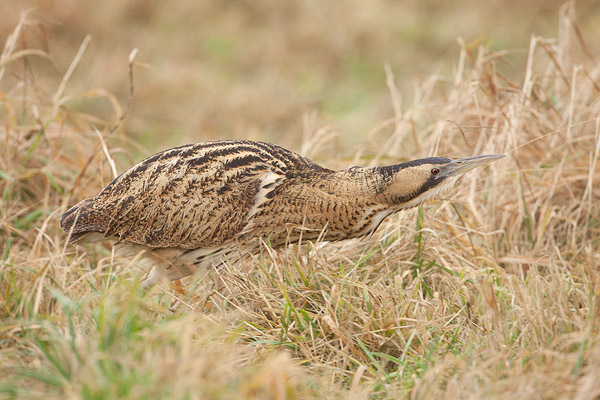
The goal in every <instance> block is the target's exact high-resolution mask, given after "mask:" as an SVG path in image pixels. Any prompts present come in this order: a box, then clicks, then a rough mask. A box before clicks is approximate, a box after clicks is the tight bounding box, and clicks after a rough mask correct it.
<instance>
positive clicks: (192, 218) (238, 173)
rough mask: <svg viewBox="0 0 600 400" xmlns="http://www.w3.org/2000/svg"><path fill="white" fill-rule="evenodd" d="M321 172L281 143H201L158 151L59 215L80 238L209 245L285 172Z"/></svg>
mask: <svg viewBox="0 0 600 400" xmlns="http://www.w3.org/2000/svg"><path fill="white" fill-rule="evenodd" d="M307 169H308V170H310V169H320V170H323V169H322V168H321V167H320V166H318V165H317V164H315V163H314V162H313V161H311V160H309V159H307V158H304V157H302V156H300V155H298V154H296V153H294V152H291V151H289V150H286V149H284V148H282V147H279V146H276V145H272V144H267V143H261V142H251V141H217V142H208V143H197V144H191V145H185V146H180V147H176V148H173V149H169V150H166V151H163V152H160V153H157V154H155V155H153V156H151V157H149V158H147V159H146V160H144V161H142V162H141V163H139V164H137V165H136V166H134V167H132V168H131V169H129V170H128V171H126V172H124V173H123V174H122V175H120V176H119V177H117V178H116V179H115V180H114V181H113V182H111V183H110V184H109V185H108V186H107V187H106V188H105V189H104V190H102V192H100V193H99V194H98V196H96V197H94V198H90V199H86V200H83V201H81V202H80V203H78V204H76V205H75V206H73V207H72V208H71V209H70V210H69V211H67V212H66V213H65V214H64V215H63V217H62V218H61V222H60V223H61V227H62V228H63V229H64V230H65V231H67V232H69V231H71V240H72V241H78V240H80V239H82V238H84V237H85V236H86V235H87V234H88V233H90V232H100V233H102V234H103V235H104V236H107V237H109V236H115V237H117V238H118V239H119V240H127V241H130V242H133V243H138V244H144V245H147V246H149V247H153V248H156V247H180V248H186V249H195V248H211V247H216V246H220V245H222V244H223V243H226V242H227V241H229V240H231V239H233V238H234V237H235V236H236V235H237V234H238V233H240V232H241V231H242V230H243V229H244V227H246V226H247V225H248V223H249V218H252V216H253V214H254V213H255V212H256V208H257V206H259V205H260V204H261V203H262V202H264V198H265V196H266V195H267V192H268V191H271V190H275V188H276V187H277V186H279V185H283V184H285V181H286V179H285V177H286V174H290V173H292V174H293V173H295V172H297V171H302V170H307Z"/></svg>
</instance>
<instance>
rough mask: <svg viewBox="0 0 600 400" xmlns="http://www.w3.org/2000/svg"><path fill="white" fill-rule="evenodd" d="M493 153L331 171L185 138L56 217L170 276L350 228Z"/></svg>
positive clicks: (375, 220) (417, 199) (84, 236)
mask: <svg viewBox="0 0 600 400" xmlns="http://www.w3.org/2000/svg"><path fill="white" fill-rule="evenodd" d="M500 157H502V156H499V155H489V156H480V157H473V158H470V159H463V160H455V161H452V160H450V159H448V158H440V157H431V158H425V159H421V160H415V161H411V162H408V163H403V164H396V165H391V166H386V167H371V168H361V167H352V168H350V169H346V170H340V171H334V170H330V169H327V168H323V167H321V166H320V165H318V164H316V163H315V162H314V161H312V160H310V159H308V158H305V157H302V156H300V155H298V154H296V153H294V152H292V151H289V150H286V149H284V148H282V147H280V146H276V145H272V144H268V143H262V142H253V141H233V140H231V141H216V142H207V143H197V144H190V145H185V146H181V147H176V148H173V149H169V150H166V151H163V152H160V153H158V154H155V155H153V156H151V157H149V158H147V159H146V160H144V161H142V162H141V163H139V164H137V165H136V166H134V167H132V168H131V169H129V170H128V171H126V172H125V173H123V174H122V175H120V176H119V177H118V178H116V179H115V180H114V181H113V182H111V183H110V184H109V185H108V186H107V187H106V188H104V189H103V190H102V191H101V192H100V193H99V194H98V195H97V196H96V197H94V198H90V199H85V200H83V201H81V202H80V203H78V204H76V205H75V206H73V207H72V208H71V209H70V210H69V211H67V212H66V213H65V214H64V215H63V216H62V218H61V221H60V224H61V227H62V228H63V229H64V230H65V231H66V232H68V233H69V235H70V236H69V237H70V240H71V241H72V242H79V241H95V240H101V239H116V240H118V242H119V243H123V244H127V245H128V246H127V247H128V248H129V249H130V250H131V251H133V252H138V251H141V250H145V252H146V256H147V257H146V258H147V259H149V260H150V262H151V264H152V265H154V266H155V273H154V274H153V275H152V277H151V278H149V279H148V280H147V281H146V284H152V283H155V282H157V281H159V280H160V279H161V277H163V276H165V277H167V278H169V279H177V278H180V277H183V276H186V275H188V274H190V273H192V272H194V270H195V269H196V268H198V267H199V266H202V265H209V264H211V263H212V262H215V261H216V262H218V261H220V260H222V259H223V258H224V257H227V258H228V259H237V258H238V257H239V256H240V252H242V253H243V252H249V253H252V252H255V251H256V250H257V249H258V248H259V243H260V239H264V240H268V242H269V244H270V245H271V246H272V247H274V248H276V247H281V246H284V245H285V244H287V243H292V242H297V241H299V240H300V239H301V240H302V241H307V240H316V239H317V238H318V239H321V240H324V241H332V240H342V239H348V238H354V237H360V236H364V235H367V234H369V233H371V232H373V231H374V230H375V229H377V227H378V226H379V224H380V223H381V221H383V219H384V218H385V217H387V216H388V215H390V214H392V213H394V212H397V211H399V210H402V209H405V208H410V207H414V206H416V205H419V204H421V203H422V202H423V201H425V200H427V199H430V198H433V197H435V196H439V195H440V193H441V192H443V191H446V190H447V189H448V188H450V187H451V186H452V182H453V181H455V180H456V179H457V178H458V177H459V176H460V175H462V174H463V173H464V172H466V170H469V169H472V168H474V167H476V166H479V165H483V164H487V163H488V162H491V161H493V160H496V159H498V158H500Z"/></svg>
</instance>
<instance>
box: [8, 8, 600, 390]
mask: <svg viewBox="0 0 600 400" xmlns="http://www.w3.org/2000/svg"><path fill="white" fill-rule="evenodd" d="M572 7H573V5H572V4H571V3H568V4H567V5H566V6H564V7H563V8H562V15H561V29H560V35H559V37H558V38H557V39H544V38H541V37H534V38H533V39H532V42H531V46H530V49H529V55H528V62H527V67H526V69H525V70H524V71H523V73H522V79H521V80H519V81H518V82H511V81H510V80H508V79H506V78H504V77H503V76H502V75H501V74H500V73H498V72H497V64H498V63H502V62H503V61H504V58H505V57H506V55H507V54H506V52H504V51H497V52H491V51H489V50H486V49H485V48H483V47H479V48H468V47H464V48H463V49H462V51H461V53H460V56H459V64H458V68H457V71H456V73H455V74H454V75H453V76H438V75H433V76H431V77H430V78H428V79H426V80H425V81H424V82H423V83H421V84H419V85H418V87H417V91H416V95H415V99H414V102H413V103H412V104H410V105H409V106H406V107H404V108H403V107H402V106H401V105H400V103H401V98H400V95H399V93H398V92H397V90H396V88H395V83H394V79H393V74H392V71H391V70H390V69H388V85H389V87H390V93H391V97H392V101H391V104H392V106H393V109H394V112H395V115H394V117H393V118H392V119H390V120H389V121H383V122H381V124H379V125H378V126H376V127H374V128H373V130H372V131H371V133H370V136H369V141H368V143H367V144H366V146H364V148H363V150H362V151H363V152H362V153H361V154H359V156H361V157H362V158H359V156H357V159H356V160H355V163H361V164H367V163H377V164H383V163H388V162H393V161H395V160H398V159H402V158H406V157H407V155H408V154H410V155H411V157H415V158H416V157H417V156H424V155H428V154H430V153H431V154H444V155H450V156H467V155H471V154H481V153H492V152H493V153H496V152H499V153H504V154H507V155H508V157H507V159H506V160H504V161H500V162H497V163H494V164H493V165H491V167H490V168H488V169H486V170H483V171H478V172H477V173H472V174H471V175H470V176H467V177H466V178H464V179H463V180H462V182H461V184H460V185H459V186H460V187H459V188H458V189H457V190H456V191H455V193H454V194H453V195H452V199H449V200H447V201H441V202H438V203H436V204H430V205H427V206H425V207H423V208H420V209H418V210H414V211H411V212H404V213H401V214H398V215H396V216H393V217H391V218H389V219H388V220H386V222H385V223H384V224H383V225H382V227H381V228H380V229H379V231H378V232H377V233H376V234H375V235H374V236H372V237H370V238H369V239H366V240H363V241H348V242H344V243H339V244H316V245H309V246H306V247H292V248H290V249H289V250H288V251H284V252H272V251H271V250H270V249H269V248H268V247H265V249H264V252H263V254H261V255H260V256H257V257H256V258H255V259H254V260H252V262H248V263H245V264H243V265H237V266H230V267H228V268H223V269H221V270H219V271H211V272H208V273H206V276H201V277H196V278H194V279H189V280H186V281H185V282H184V284H185V286H186V288H187V289H188V293H186V294H181V293H179V292H177V291H173V290H171V289H167V288H165V287H155V288H152V289H151V290H150V291H148V292H146V293H142V292H141V291H140V289H139V288H138V286H137V277H138V275H139V271H138V270H137V269H136V266H135V261H131V260H127V259H120V258H119V257H116V256H115V255H114V254H113V253H112V250H111V248H110V247H106V246H101V245H94V246H89V247H87V248H86V249H85V251H83V250H82V249H81V248H73V247H72V246H68V245H66V243H65V235H64V233H62V232H60V230H59V228H58V224H57V219H58V217H59V216H60V214H61V213H62V212H63V211H64V210H65V209H66V207H67V206H68V205H70V204H72V203H74V202H75V201H76V200H77V199H80V198H81V197H83V196H89V195H93V194H95V193H96V192H97V191H98V190H99V189H100V188H101V187H103V185H105V184H106V183H108V181H110V179H111V178H112V172H111V168H110V163H109V160H110V159H111V158H113V157H116V158H117V159H127V157H128V154H129V153H128V152H129V151H132V149H134V148H135V145H134V143H132V142H131V141H130V140H129V139H127V137H126V136H125V135H124V134H123V133H120V132H119V130H117V131H116V133H111V132H112V131H113V127H114V126H115V124H116V123H117V122H118V121H119V119H120V117H121V115H122V113H123V111H122V108H124V107H122V106H119V105H118V102H116V101H115V100H114V98H112V97H111V95H110V94H108V93H106V92H102V91H88V92H87V93H82V94H81V95H80V98H82V97H85V96H104V98H106V99H107V100H108V101H107V103H108V104H113V105H114V107H113V110H114V112H113V113H112V114H108V115H109V117H108V118H106V117H104V118H100V117H98V116H97V115H90V114H85V113H81V112H76V111H74V110H73V108H72V107H70V102H72V101H74V100H73V99H71V98H67V97H66V96H65V95H64V92H62V90H61V89H60V88H61V87H62V85H61V84H60V82H61V79H58V80H57V82H55V85H54V87H57V88H58V89H55V90H54V91H52V92H48V91H47V90H44V89H42V88H41V87H40V86H38V85H37V82H36V81H35V80H33V79H30V78H31V75H29V74H28V73H27V71H28V69H29V68H30V67H31V66H30V64H29V63H30V60H31V59H33V58H35V57H39V58H41V59H42V61H41V62H46V63H50V61H48V60H44V58H46V54H45V53H41V52H39V51H35V52H34V51H29V50H27V49H26V48H22V47H19V45H18V43H19V38H20V37H22V35H23V32H24V31H26V30H27V29H28V24H27V21H26V20H23V21H22V22H21V23H20V24H19V25H18V26H17V28H16V30H15V33H14V35H15V36H14V40H12V41H10V40H9V41H8V42H7V44H6V45H5V48H4V52H3V53H2V58H1V60H0V68H2V70H0V88H1V89H2V91H1V94H2V109H1V110H0V112H1V113H2V115H3V117H4V120H5V122H4V124H3V128H4V134H3V137H2V138H1V142H2V145H1V146H0V189H1V195H2V206H1V208H0V212H1V221H2V224H1V225H0V235H1V238H2V239H1V240H2V243H1V244H2V246H1V248H0V250H2V254H1V256H2V263H1V264H0V315H2V320H3V324H2V325H1V326H0V372H1V374H2V379H1V382H0V394H1V395H3V396H5V397H8V398H12V397H15V398H16V397H18V398H40V397H44V398H65V397H68V398H116V397H121V398H256V399H259V398H275V399H283V398H320V397H327V398H356V399H360V398H369V397H374V398H401V397H412V398H423V399H428V398H440V397H442V396H445V397H446V398H461V399H462V398H507V397H510V398H514V399H521V398H522V399H529V398H577V399H593V398H597V397H598V396H600V367H599V366H600V344H599V343H598V328H599V325H598V318H599V316H600V307H599V306H600V304H599V299H600V268H599V267H600V205H599V204H598V199H599V198H600V165H599V163H598V157H599V155H600V119H599V117H598V116H599V115H600V67H599V66H598V63H597V60H596V59H595V58H594V57H595V55H591V54H589V53H590V52H589V51H588V52H587V53H588V54H586V51H583V50H580V49H584V50H585V45H584V44H583V42H581V41H580V40H579V38H578V36H577V34H576V32H577V30H576V25H574V22H573V18H572V14H573V8H572ZM31 62H32V61H31ZM36 62H40V61H39V60H38V61H36ZM74 65H75V64H74ZM125 68H126V67H125V66H124V69H125ZM65 70H67V69H65ZM67 80H68V77H67V79H65V82H67ZM48 93H51V94H48ZM390 127H392V128H393V129H392V130H390ZM95 129H98V130H99V131H100V133H101V136H102V137H103V138H104V140H101V138H100V137H99V135H98V134H97V133H96V132H95ZM334 133H336V132H334ZM336 134H337V133H336ZM334 136H335V135H332V133H331V131H330V130H328V129H327V128H320V129H315V128H313V124H312V123H310V121H309V123H307V124H306V134H305V138H304V147H303V151H304V152H305V153H307V154H309V155H311V156H315V157H316V158H319V159H324V158H325V157H326V155H325V152H324V149H328V148H331V147H332V146H334V145H332V144H331V143H330V142H331V140H332V137H334ZM103 142H106V143H107V144H108V151H109V154H110V158H109V157H107V155H106V154H105V152H104V151H103ZM466 149H468V150H466ZM337 162H339V161H337ZM125 164H127V163H125ZM217 275H218V276H219V279H221V280H222V281H223V288H221V289H220V290H214V288H213V286H214V285H213V282H215V281H216V278H217Z"/></svg>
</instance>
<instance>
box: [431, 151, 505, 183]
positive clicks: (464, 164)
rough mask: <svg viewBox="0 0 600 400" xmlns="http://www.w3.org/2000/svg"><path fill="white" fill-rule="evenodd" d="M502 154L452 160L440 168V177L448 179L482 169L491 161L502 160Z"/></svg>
mask: <svg viewBox="0 0 600 400" xmlns="http://www.w3.org/2000/svg"><path fill="white" fill-rule="evenodd" d="M504 157H505V155H504V154H486V155H484V156H475V157H468V158H461V159H459V160H452V161H451V162H450V163H449V164H447V165H446V166H445V167H443V168H441V170H442V171H441V174H440V175H441V176H444V177H450V176H457V175H462V174H464V173H465V172H467V171H470V170H472V169H474V168H477V167H482V166H484V165H487V164H489V163H491V162H492V161H496V160H499V159H501V158H504Z"/></svg>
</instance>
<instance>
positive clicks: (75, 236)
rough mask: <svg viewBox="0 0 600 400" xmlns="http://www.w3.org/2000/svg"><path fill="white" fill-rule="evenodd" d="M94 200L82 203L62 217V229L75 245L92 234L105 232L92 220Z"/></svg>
mask: <svg viewBox="0 0 600 400" xmlns="http://www.w3.org/2000/svg"><path fill="white" fill-rule="evenodd" d="M93 205H94V199H93V198H89V199H85V200H82V201H80V202H79V203H77V204H75V205H74V206H73V207H71V208H70V209H69V210H68V211H67V212H66V213H64V214H63V215H62V216H61V217H60V222H59V223H60V227H61V228H62V229H63V230H64V231H65V232H67V233H68V234H69V241H70V242H72V243H75V242H77V241H79V240H80V239H82V238H83V236H85V235H87V234H88V233H90V232H100V233H103V232H104V228H103V227H102V226H100V225H98V224H96V223H94V222H93V221H92V220H91V219H90V218H89V216H90V214H92V213H93Z"/></svg>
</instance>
